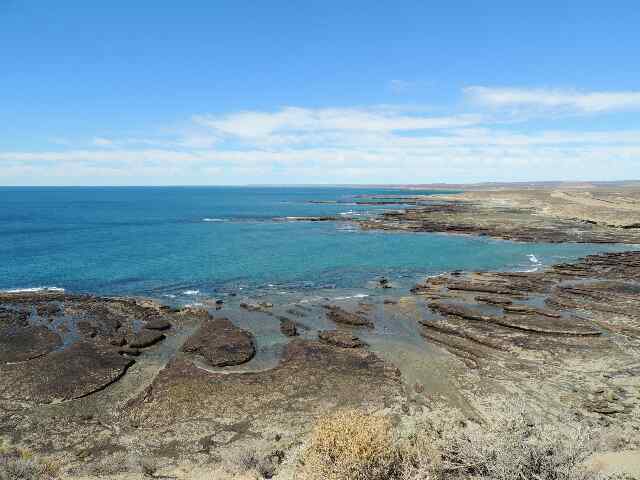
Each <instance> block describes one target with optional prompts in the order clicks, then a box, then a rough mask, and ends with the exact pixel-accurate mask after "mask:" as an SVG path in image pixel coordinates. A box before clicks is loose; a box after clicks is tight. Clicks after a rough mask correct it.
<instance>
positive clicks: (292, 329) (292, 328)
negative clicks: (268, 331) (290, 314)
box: [280, 318, 298, 337]
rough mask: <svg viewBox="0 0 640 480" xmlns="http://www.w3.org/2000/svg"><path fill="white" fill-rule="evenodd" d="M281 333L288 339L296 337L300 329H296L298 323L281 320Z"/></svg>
mask: <svg viewBox="0 0 640 480" xmlns="http://www.w3.org/2000/svg"><path fill="white" fill-rule="evenodd" d="M280 331H281V332H282V334H283V335H286V336H287V337H295V336H296V335H298V329H297V328H296V322H294V321H293V320H290V319H288V318H282V319H280Z"/></svg>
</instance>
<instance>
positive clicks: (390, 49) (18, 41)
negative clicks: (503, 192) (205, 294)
mask: <svg viewBox="0 0 640 480" xmlns="http://www.w3.org/2000/svg"><path fill="white" fill-rule="evenodd" d="M525 3H526V5H525ZM638 25H640V7H639V6H638V5H637V2H632V1H613V2H601V1H598V2H595V1H588V0H583V1H575V2H574V1H565V2H563V1H538V2H513V1H489V0H484V1H465V2H463V1H457V2H456V1H446V2H444V1H442V2H435V1H434V2H424V1H404V2H403V1H395V2H390V1H389V2H386V1H380V2H371V1H369V2H364V1H341V2H337V1H330V0H324V1H300V2H281V1H264V2H258V1H253V2H248V1H222V0H219V1H188V0H184V1H182V2H168V1H167V2H164V1H162V2H159V1H157V0H156V1H153V2H152V1H145V0H138V1H136V2H130V1H128V2H125V1H117V0H114V1H109V2H86V1H64V0H61V1H59V2H50V1H47V2H44V1H40V2H36V1H28V0H23V1H19V0H0V185H145V184H150V185H162V184H246V183H251V184H253V183H278V184H283V183H431V182H474V181H491V180H495V181H509V180H515V181H523V180H616V179H629V178H640V56H639V53H640V28H638Z"/></svg>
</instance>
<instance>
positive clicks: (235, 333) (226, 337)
mask: <svg viewBox="0 0 640 480" xmlns="http://www.w3.org/2000/svg"><path fill="white" fill-rule="evenodd" d="M182 350H183V351H184V352H187V353H195V354H198V355H201V356H202V357H204V359H205V360H206V361H207V363H209V365H211V366H213V367H225V366H229V365H240V364H243V363H246V362H248V361H249V360H251V359H252V358H253V357H254V355H255V354H256V348H255V342H254V339H253V335H252V334H251V333H250V332H248V331H246V330H242V329H240V328H238V327H236V326H235V325H234V324H233V323H232V322H231V321H230V320H229V319H227V318H216V319H213V320H208V321H206V322H205V323H204V324H203V325H202V326H201V327H200V328H199V329H198V330H197V331H196V333H194V334H193V335H192V336H191V337H190V338H189V339H188V340H187V341H186V342H185V344H184V346H183V347H182Z"/></svg>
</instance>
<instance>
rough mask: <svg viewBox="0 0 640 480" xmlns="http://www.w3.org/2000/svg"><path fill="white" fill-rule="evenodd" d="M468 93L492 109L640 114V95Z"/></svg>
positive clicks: (507, 90)
mask: <svg viewBox="0 0 640 480" xmlns="http://www.w3.org/2000/svg"><path fill="white" fill-rule="evenodd" d="M464 92H465V94H466V95H467V96H468V97H469V98H470V99H471V100H473V101H474V102H476V103H478V104H480V105H485V106H489V107H535V108H541V109H564V110H574V111H577V112H583V113H599V112H609V111H619V110H640V91H618V92H616V91H611V92H580V91H574V90H558V89H526V88H492V87H482V86H473V87H467V88H465V90H464Z"/></svg>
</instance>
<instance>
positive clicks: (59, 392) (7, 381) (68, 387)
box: [0, 342, 133, 403]
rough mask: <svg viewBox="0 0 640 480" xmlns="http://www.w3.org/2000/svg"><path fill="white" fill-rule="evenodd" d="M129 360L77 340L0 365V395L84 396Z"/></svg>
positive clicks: (39, 400)
mask: <svg viewBox="0 0 640 480" xmlns="http://www.w3.org/2000/svg"><path fill="white" fill-rule="evenodd" d="M132 363H133V361H132V360H130V359H126V358H124V357H122V356H121V355H119V354H118V353H117V352H116V351H114V350H112V349H109V348H104V347H102V348H101V347H98V346H96V345H95V344H93V343H89V342H79V343H76V344H74V345H72V346H71V347H69V348H68V349H66V350H64V351H59V352H52V353H50V354H49V355H47V356H46V357H40V358H37V359H34V360H32V361H30V362H25V363H20V364H15V365H0V398H3V399H7V400H24V401H33V402H37V403H53V402H58V401H65V400H72V399H75V398H81V397H85V396H87V395H90V394H91V393H94V392H96V391H99V390H102V389H104V388H105V387H107V386H108V385H110V384H112V383H113V382H115V381H117V380H119V379H120V377H122V375H124V374H125V372H126V371H127V368H129V366H130V365H131V364H132Z"/></svg>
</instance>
